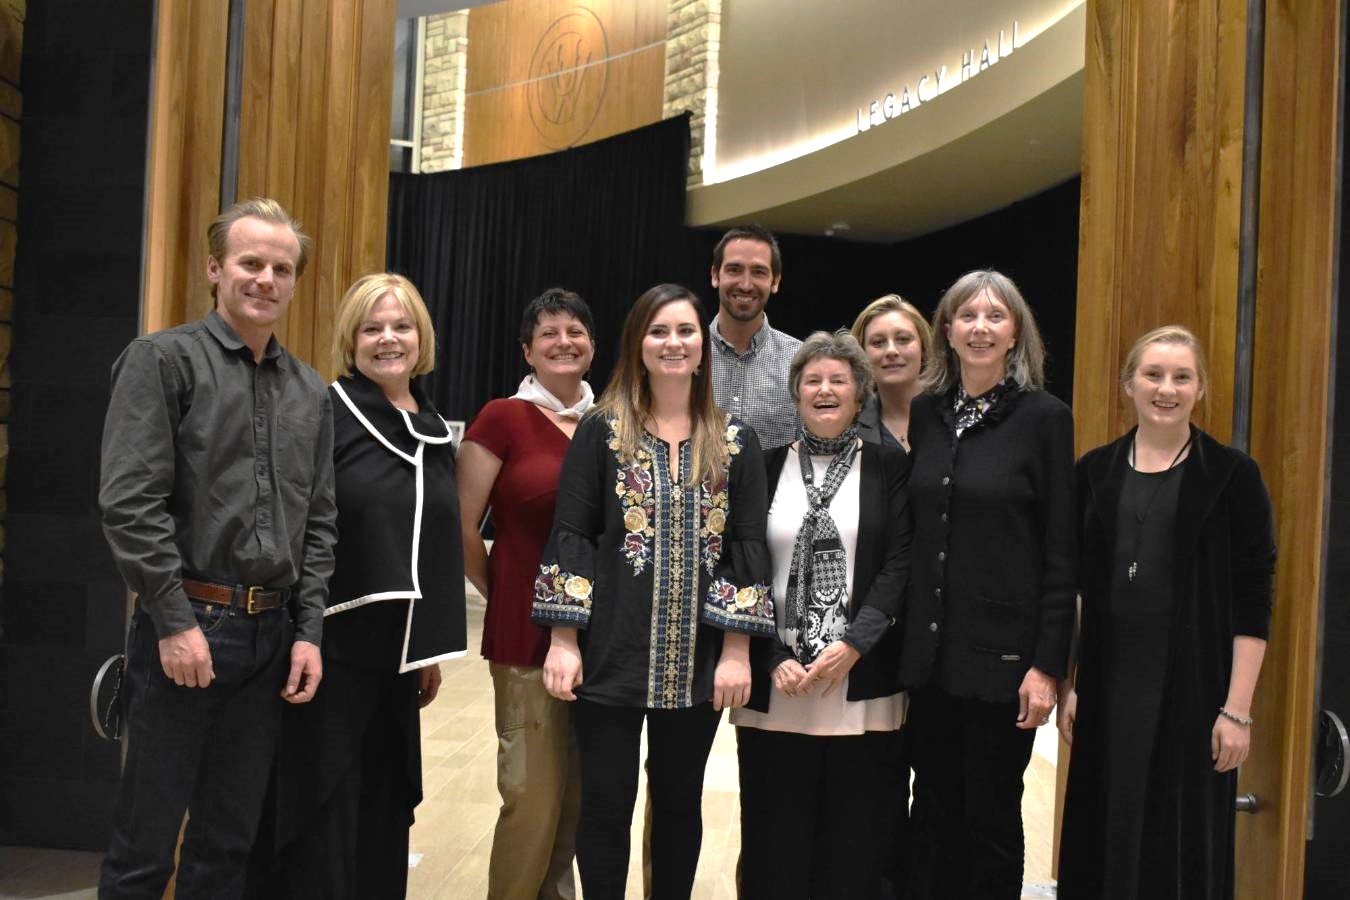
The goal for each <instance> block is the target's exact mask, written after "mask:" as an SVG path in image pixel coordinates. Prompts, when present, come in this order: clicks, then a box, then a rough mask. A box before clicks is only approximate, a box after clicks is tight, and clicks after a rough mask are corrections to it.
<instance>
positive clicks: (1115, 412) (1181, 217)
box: [1074, 0, 1246, 453]
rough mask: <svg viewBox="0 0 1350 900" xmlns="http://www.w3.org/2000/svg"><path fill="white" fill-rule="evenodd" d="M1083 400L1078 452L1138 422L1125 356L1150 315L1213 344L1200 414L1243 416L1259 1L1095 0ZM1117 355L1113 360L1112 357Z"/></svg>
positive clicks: (1081, 293)
mask: <svg viewBox="0 0 1350 900" xmlns="http://www.w3.org/2000/svg"><path fill="white" fill-rule="evenodd" d="M1087 7H1088V30H1087V36H1086V39H1087V50H1086V59H1085V64H1086V68H1085V73H1084V110H1083V188H1082V200H1081V214H1080V232H1079V265H1078V273H1079V274H1078V312H1077V337H1076V343H1075V351H1074V353H1075V359H1078V360H1081V361H1082V362H1081V364H1080V365H1079V368H1078V370H1077V371H1076V372H1075V373H1074V413H1075V419H1076V421H1077V440H1078V451H1079V452H1080V453H1082V452H1084V451H1086V450H1089V449H1091V448H1093V447H1096V446H1099V445H1100V444H1103V443H1105V442H1106V441H1108V440H1111V439H1112V438H1114V437H1116V436H1117V435H1119V434H1120V433H1121V432H1123V431H1124V430H1125V429H1126V428H1128V427H1129V426H1130V425H1131V424H1133V414H1132V411H1131V409H1130V408H1129V405H1128V403H1127V402H1126V400H1125V398H1124V396H1123V394H1122V392H1121V390H1120V386H1119V382H1118V373H1119V365H1120V362H1121V361H1122V360H1123V358H1124V355H1125V352H1126V351H1127V350H1128V349H1129V347H1130V345H1131V344H1132V343H1133V342H1134V341H1135V339H1136V338H1137V337H1138V336H1139V335H1141V334H1143V333H1144V332H1145V331H1147V330H1149V329H1150V328H1154V327H1156V326H1158V325H1163V324H1166V323H1169V322H1179V323H1181V324H1184V325H1186V326H1187V327H1189V328H1191V329H1192V330H1193V331H1195V332H1196V334H1197V335H1198V336H1199V338H1200V340H1201V342H1202V344H1204V346H1205V349H1206V353H1207V356H1208V361H1209V370H1210V381H1211V384H1210V389H1209V392H1208V400H1207V403H1206V404H1205V407H1206V408H1205V409H1202V410H1201V414H1200V416H1199V418H1200V421H1201V424H1202V426H1203V427H1205V428H1206V429H1207V430H1208V431H1210V432H1211V433H1212V434H1214V435H1215V436H1216V437H1218V438H1220V439H1221V440H1227V439H1228V435H1229V432H1230V429H1231V415H1230V411H1231V408H1232V388H1233V383H1232V382H1233V375H1232V372H1233V343H1234V335H1235V333H1236V332H1235V329H1236V297H1237V273H1238V269H1237V262H1238V226H1239V218H1240V215H1241V206H1240V203H1239V199H1240V189H1241V183H1242V109H1243V102H1242V100H1243V77H1244V72H1245V68H1244V67H1245V61H1246V47H1245V24H1244V23H1245V20H1246V4H1245V2H1243V0H1201V2H1196V0H1191V2H1178V0H1173V2H1169V3H1168V4H1166V5H1165V6H1163V5H1160V4H1157V3H1152V2H1139V0H1089V3H1088V4H1087ZM1103 361H1105V362H1103Z"/></svg>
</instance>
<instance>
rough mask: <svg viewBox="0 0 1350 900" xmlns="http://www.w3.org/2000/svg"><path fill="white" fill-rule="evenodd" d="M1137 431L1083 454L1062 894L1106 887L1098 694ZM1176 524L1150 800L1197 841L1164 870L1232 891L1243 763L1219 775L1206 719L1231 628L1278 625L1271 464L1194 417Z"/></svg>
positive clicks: (1179, 834) (1197, 884)
mask: <svg viewBox="0 0 1350 900" xmlns="http://www.w3.org/2000/svg"><path fill="white" fill-rule="evenodd" d="M1133 439H1134V431H1133V430H1131V431H1130V432H1129V433H1128V434H1126V435H1124V436H1123V437H1121V438H1120V439H1118V440H1116V441H1114V442H1112V443H1110V444H1107V445H1106V446H1104V447H1098V448H1097V449H1096V450H1093V451H1091V452H1090V453H1087V454H1085V455H1084V456H1083V459H1082V460H1081V461H1080V462H1079V463H1078V490H1079V494H1080V504H1081V513H1080V518H1079V525H1080V528H1081V529H1082V531H1081V541H1082V569H1081V578H1080V581H1081V585H1082V594H1083V628H1082V649H1081V650H1080V652H1079V660H1080V662H1079V668H1078V679H1077V680H1078V718H1077V719H1076V720H1075V722H1074V741H1073V759H1072V761H1071V763H1070V766H1069V786H1068V793H1067V794H1066V796H1065V805H1064V830H1063V853H1062V854H1061V856H1060V859H1061V860H1062V863H1061V867H1060V896H1063V897H1069V896H1074V897H1097V896H1100V894H1101V877H1102V851H1103V847H1104V846H1105V842H1106V841H1107V840H1109V837H1108V835H1107V830H1106V825H1107V816H1106V812H1105V805H1104V804H1105V799H1104V796H1103V793H1102V790H1103V787H1102V786H1103V784H1104V782H1102V780H1101V779H1100V778H1099V777H1098V773H1099V772H1100V771H1101V766H1102V765H1103V760H1104V759H1107V758H1108V757H1109V754H1110V753H1111V749H1112V748H1111V747H1109V746H1107V745H1106V744H1105V737H1104V730H1103V728H1102V721H1103V720H1104V719H1105V718H1107V717H1110V716H1112V715H1115V714H1116V713H1115V711H1113V710H1111V709H1106V708H1103V707H1101V706H1100V705H1099V703H1098V696H1099V693H1100V691H1101V685H1102V680H1103V677H1104V669H1105V668H1106V667H1108V666H1110V665H1111V661H1110V660H1109V659H1107V657H1106V652H1105V651H1106V639H1105V635H1104V634H1103V633H1102V628H1103V625H1104V621H1103V619H1104V617H1103V613H1102V610H1103V608H1104V607H1106V606H1107V605H1109V597H1110V590H1111V564H1112V558H1113V551H1114V547H1115V542H1116V539H1117V538H1116V533H1115V532H1116V511H1117V509H1119V505H1120V492H1121V486H1122V484H1123V482H1124V478H1125V472H1126V470H1127V469H1128V466H1129V463H1128V461H1127V460H1128V455H1129V449H1130V444H1131V442H1132V441H1133ZM1181 469H1182V475H1181V478H1182V481H1181V492H1180V495H1179V496H1178V498H1177V513H1176V528H1175V530H1174V532H1173V534H1174V542H1173V556H1172V561H1173V591H1174V594H1173V596H1174V597H1175V598H1176V605H1175V612H1174V618H1173V621H1172V635H1171V647H1172V662H1171V665H1169V667H1168V681H1167V687H1166V691H1165V693H1164V696H1163V712H1162V715H1161V716H1160V718H1159V725H1158V734H1157V736H1156V738H1155V741H1154V750H1153V760H1154V762H1153V772H1152V774H1151V775H1150V779H1149V792H1150V802H1151V803H1157V804H1158V808H1159V809H1162V810H1165V811H1166V813H1165V816H1166V821H1167V823H1168V824H1167V826H1166V827H1167V833H1168V834H1174V835H1175V837H1176V839H1177V840H1178V841H1179V842H1181V844H1180V846H1181V847H1184V848H1187V850H1188V852H1184V853H1178V854H1176V855H1175V857H1173V856H1170V855H1169V856H1168V858H1167V859H1166V860H1164V864H1165V865H1167V866H1168V867H1169V869H1168V871H1166V872H1163V873H1155V874H1156V875H1157V877H1158V878H1159V880H1160V881H1165V882H1170V883H1173V884H1176V885H1179V886H1182V887H1184V888H1185V890H1184V891H1183V893H1185V895H1186V896H1192V895H1194V896H1213V897H1222V896H1232V878H1233V845H1232V841H1233V795H1234V793H1235V790H1236V784H1237V779H1236V775H1237V773H1236V772H1228V773H1226V774H1224V775H1216V774H1215V772H1214V762H1213V760H1212V759H1211V758H1210V732H1211V730H1212V729H1213V727H1214V717H1215V715H1216V714H1217V712H1218V708H1219V706H1220V705H1222V704H1223V702H1224V701H1225V700H1226V699H1227V696H1228V681H1229V677H1230V675H1231V673H1232V667H1233V637H1234V636H1235V635H1239V634H1241V635H1249V636H1251V637H1257V638H1262V639H1264V638H1266V636H1267V635H1268V633H1269V631H1270V611H1271V595H1272V589H1271V586H1272V582H1273V578H1274V570H1275V539H1274V528H1273V524H1272V521H1271V511H1270V498H1269V497H1268V496H1267V494H1266V489H1265V485H1264V484H1263V483H1262V481H1261V471H1260V469H1258V468H1257V465H1256V463H1255V462H1253V461H1252V460H1251V458H1249V457H1248V456H1247V455H1246V454H1244V453H1241V452H1239V451H1237V450H1234V449H1233V448H1231V447H1226V446H1224V445H1223V444H1221V443H1219V442H1218V441H1216V440H1215V439H1214V438H1212V437H1210V436H1209V435H1208V434H1206V433H1205V432H1203V431H1201V430H1200V429H1198V428H1195V427H1192V429H1191V452H1190V455H1189V456H1187V457H1186V460H1185V461H1184V462H1183V463H1182V464H1181Z"/></svg>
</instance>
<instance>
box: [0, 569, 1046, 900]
mask: <svg viewBox="0 0 1350 900" xmlns="http://www.w3.org/2000/svg"><path fill="white" fill-rule="evenodd" d="M482 621H483V601H482V600H481V599H480V598H478V597H477V596H476V595H473V596H471V597H470V600H469V648H470V652H469V655H468V656H466V657H465V658H464V659H460V660H456V661H454V662H452V663H448V664H446V665H444V666H442V668H441V670H442V672H443V673H444V675H445V682H444V685H443V686H442V688H441V694H440V696H439V697H438V698H437V699H436V702H435V703H433V704H432V705H431V706H430V707H428V709H427V710H425V711H424V713H423V719H422V764H423V788H424V791H425V795H426V799H425V800H424V801H423V803H422V805H421V807H419V808H418V811H417V824H416V825H415V826H414V827H413V832H412V840H411V851H412V857H411V860H410V862H411V863H412V864H413V868H412V871H411V872H410V873H409V876H408V896H409V897H410V898H415V900H432V898H436V900H439V898H456V900H458V898H477V897H484V896H486V894H487V869H488V855H489V851H490V849H491V846H492V829H493V825H494V824H495V823H496V818H497V807H498V802H499V801H498V797H497V782H496V766H495V755H496V736H495V734H494V731H493V724H492V680H491V678H490V677H489V676H488V671H487V663H486V662H485V661H483V659H481V658H480V657H479V656H478V652H477V651H478V641H479V636H480V634H481V630H482ZM1053 737H1054V735H1053V729H1052V728H1051V727H1050V726H1046V727H1045V728H1042V729H1041V733H1040V734H1039V735H1038V740H1037V751H1038V752H1037V753H1036V754H1034V755H1033V756H1032V761H1031V767H1030V768H1029V769H1028V770H1027V776H1026V795H1025V798H1024V801H1023V806H1022V813H1023V818H1024V820H1025V822H1026V835H1027V860H1026V876H1025V878H1026V882H1027V885H1026V888H1025V891H1024V894H1023V896H1024V897H1025V898H1033V897H1034V898H1041V897H1053V896H1054V893H1053V890H1052V889H1050V888H1048V887H1046V885H1048V884H1049V883H1050V854H1051V834H1052V830H1053V825H1054V791H1055V767H1054V763H1053V762H1052V761H1051V759H1050V758H1047V756H1051V757H1052V755H1053V753H1054V739H1053ZM1043 753H1044V754H1046V755H1042V754H1043ZM739 815H740V813H739V805H738V800H737V777H736V739H735V734H734V732H733V730H732V728H731V726H730V725H728V724H727V723H726V722H725V720H724V721H723V723H722V726H721V727H720V729H719V730H718V734H717V739H716V741H715V743H714V744H713V751H712V756H711V757H710V758H709V760H708V771H707V776H706V778H705V780H704V790H703V853H702V856H701V858H700V861H699V872H698V878H697V881H696V882H695V886H694V897H695V898H697V900H732V898H734V897H735V896H736V892H735V887H734V883H733V879H734V876H735V866H736V858H737V856H738V854H739V853H740V829H739V827H738V821H739ZM635 818H636V820H637V825H636V827H635V828H634V830H633V847H634V848H635V852H634V854H633V860H632V862H631V863H630V866H629V876H628V895H629V896H630V897H638V896H640V894H641V885H642V876H641V869H640V862H641V861H640V859H639V858H638V854H637V852H636V848H638V847H639V846H640V845H641V843H640V842H641V839H642V834H641V815H640V814H639V815H637V816H635ZM98 863H99V854H96V853H79V852H74V851H63V850H35V849H30V848H23V847H0V900H11V898H13V900H18V898H25V900H26V898H60V900H77V898H78V900H84V898H93V897H94V896H95V891H94V885H95V884H96V883H97V877H98Z"/></svg>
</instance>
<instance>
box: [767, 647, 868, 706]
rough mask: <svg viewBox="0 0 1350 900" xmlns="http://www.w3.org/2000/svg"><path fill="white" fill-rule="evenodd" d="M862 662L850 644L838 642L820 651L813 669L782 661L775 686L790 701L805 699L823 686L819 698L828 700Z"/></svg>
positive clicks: (775, 679)
mask: <svg viewBox="0 0 1350 900" xmlns="http://www.w3.org/2000/svg"><path fill="white" fill-rule="evenodd" d="M861 658H862V655H861V654H860V653H858V651H857V650H855V649H854V648H853V647H852V646H850V645H849V644H846V643H844V642H843V641H835V642H834V643H832V644H830V645H829V646H828V647H826V648H825V649H824V650H822V651H820V655H819V656H817V657H816V658H815V659H814V660H812V661H811V663H810V665H806V666H803V665H802V664H801V663H800V662H798V661H797V660H795V659H785V660H783V661H782V662H781V663H779V664H778V665H777V667H775V668H774V670H773V686H774V687H776V688H778V690H780V691H782V692H783V693H784V694H787V695H788V696H789V697H803V696H805V695H807V694H809V693H811V691H813V690H814V689H815V686H816V685H817V684H823V685H825V689H824V690H823V691H821V692H820V696H822V697H826V696H828V695H829V693H830V691H832V690H834V689H835V688H836V687H838V686H839V685H841V684H843V682H844V679H845V678H846V677H848V673H849V671H850V670H851V669H852V668H853V667H854V665H856V664H857V662H858V660H859V659H861Z"/></svg>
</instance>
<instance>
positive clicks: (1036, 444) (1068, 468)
mask: <svg viewBox="0 0 1350 900" xmlns="http://www.w3.org/2000/svg"><path fill="white" fill-rule="evenodd" d="M951 401H952V398H951V395H950V394H949V395H947V396H945V397H934V396H932V395H929V394H924V395H921V396H919V397H916V398H914V401H913V403H912V405H911V407H910V424H909V437H910V447H911V460H912V462H913V467H912V469H911V473H910V480H909V490H910V504H911V507H912V509H913V511H914V549H913V556H912V558H911V564H910V570H911V579H912V580H911V590H910V602H909V607H908V609H907V610H906V629H905V643H904V650H903V652H902V653H901V678H902V681H903V682H904V684H905V686H906V687H909V688H917V687H921V686H923V685H925V684H928V683H931V682H936V683H937V685H938V686H939V687H941V688H942V690H944V691H946V692H947V693H948V694H951V695H953V696H957V697H971V698H977V699H980V700H985V701H989V702H1005V701H1009V700H1015V699H1016V698H1017V691H1018V688H1019V687H1020V685H1021V683H1022V678H1023V677H1024V676H1025V675H1026V672H1027V669H1028V668H1030V667H1032V666H1035V667H1036V668H1037V669H1039V670H1040V671H1042V672H1044V673H1045V674H1046V675H1049V676H1051V677H1057V678H1058V677H1063V676H1064V674H1065V670H1066V667H1067V662H1068V653H1069V639H1070V635H1071V632H1072V627H1073V615H1074V595H1075V589H1076V583H1075V556H1076V530H1075V525H1074V516H1075V502H1074V495H1075V484H1076V481H1075V476H1074V460H1073V415H1072V413H1070V411H1069V408H1068V407H1067V406H1065V405H1064V403H1062V402H1061V401H1059V400H1058V399H1056V398H1055V397H1053V396H1051V395H1050V394H1047V393H1045V392H1044V391H1014V392H1012V393H1010V394H1008V395H1007V396H1005V397H1004V398H1002V399H1001V400H1000V401H999V402H998V403H997V404H995V406H993V407H992V408H991V409H989V410H988V412H986V413H985V415H984V417H983V419H982V420H981V421H980V422H979V423H977V424H975V425H973V426H971V427H970V428H969V429H966V430H965V431H964V432H963V434H962V435H961V437H960V438H957V436H956V428H955V424H956V423H955V419H954V417H953V414H952V402H951Z"/></svg>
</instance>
